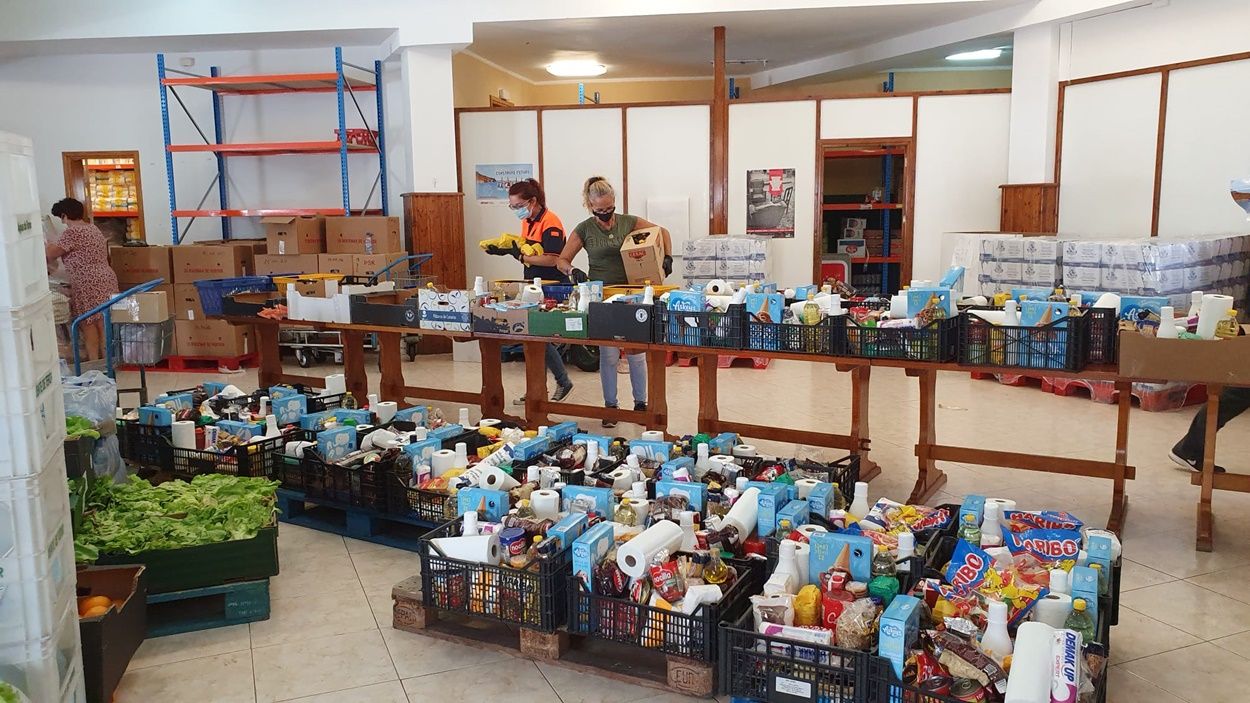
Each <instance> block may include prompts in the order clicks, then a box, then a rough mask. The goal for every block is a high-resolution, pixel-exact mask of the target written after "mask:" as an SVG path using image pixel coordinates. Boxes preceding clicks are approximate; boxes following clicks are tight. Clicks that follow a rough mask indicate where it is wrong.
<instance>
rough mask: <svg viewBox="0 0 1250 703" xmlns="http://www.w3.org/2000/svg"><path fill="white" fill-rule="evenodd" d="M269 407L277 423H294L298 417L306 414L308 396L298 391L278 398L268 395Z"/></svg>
mask: <svg viewBox="0 0 1250 703" xmlns="http://www.w3.org/2000/svg"><path fill="white" fill-rule="evenodd" d="M269 407H271V408H272V412H273V415H274V417H276V418H277V419H278V424H279V425H294V424H297V423H299V421H300V418H302V417H304V415H306V414H308V397H307V396H305V395H302V394H299V393H294V394H292V395H287V396H283V397H281V398H278V399H276V400H275V399H274V398H272V397H270V399H269Z"/></svg>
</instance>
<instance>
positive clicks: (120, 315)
mask: <svg viewBox="0 0 1250 703" xmlns="http://www.w3.org/2000/svg"><path fill="white" fill-rule="evenodd" d="M169 317H170V315H169V295H168V293H166V292H165V291H163V290H151V291H148V292H146V293H135V294H134V295H132V296H130V297H128V298H125V299H123V300H120V301H118V302H116V303H114V304H113V307H112V309H110V310H109V320H110V321H111V322H143V323H148V324H151V323H159V322H164V321H166V320H168V319H169Z"/></svg>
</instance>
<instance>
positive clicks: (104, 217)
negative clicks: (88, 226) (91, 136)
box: [61, 151, 145, 244]
mask: <svg viewBox="0 0 1250 703" xmlns="http://www.w3.org/2000/svg"><path fill="white" fill-rule="evenodd" d="M61 159H62V163H63V166H64V172H65V195H66V196H67V197H70V198H74V199H76V200H80V201H82V203H83V205H85V206H86V208H87V215H88V217H89V218H90V219H91V221H92V222H94V223H95V225H96V227H99V228H100V231H101V232H103V233H104V235H105V237H107V238H108V240H109V243H111V244H123V243H125V242H128V241H129V242H141V241H144V239H145V236H144V230H143V181H142V180H141V178H140V175H139V152H137V151H66V152H63V153H62V154H61Z"/></svg>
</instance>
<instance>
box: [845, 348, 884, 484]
mask: <svg viewBox="0 0 1250 703" xmlns="http://www.w3.org/2000/svg"><path fill="white" fill-rule="evenodd" d="M871 378H872V367H871V366H869V365H868V364H862V365H860V366H856V367H855V368H853V369H851V439H852V441H853V442H854V444H855V448H854V449H852V450H851V451H852V452H853V453H856V454H859V480H861V481H871V480H872V479H874V478H876V477H877V476H878V475H880V474H881V467H880V466H877V463H876V462H875V461H873V460H872V459H871V458H870V457H869V454H868V451H869V449H868V443H869V434H868V389H869V385H870V380H871Z"/></svg>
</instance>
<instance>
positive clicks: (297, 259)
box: [254, 254, 326, 276]
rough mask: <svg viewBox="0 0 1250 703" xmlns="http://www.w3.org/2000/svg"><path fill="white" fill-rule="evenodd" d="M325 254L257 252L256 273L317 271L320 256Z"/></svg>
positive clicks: (258, 274) (259, 274)
mask: <svg viewBox="0 0 1250 703" xmlns="http://www.w3.org/2000/svg"><path fill="white" fill-rule="evenodd" d="M322 256H326V255H325V254H286V255H279V254H257V255H256V259H255V266H254V268H255V272H254V273H255V274H256V275H257V276H263V275H269V274H275V273H317V272H318V271H320V270H321V268H320V265H321V264H320V257H322Z"/></svg>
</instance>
